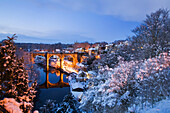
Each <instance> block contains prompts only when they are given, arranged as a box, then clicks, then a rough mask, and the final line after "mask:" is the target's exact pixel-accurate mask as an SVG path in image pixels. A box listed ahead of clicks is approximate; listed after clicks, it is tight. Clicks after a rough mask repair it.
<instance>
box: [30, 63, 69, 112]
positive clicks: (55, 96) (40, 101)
mask: <svg viewBox="0 0 170 113" xmlns="http://www.w3.org/2000/svg"><path fill="white" fill-rule="evenodd" d="M37 69H38V70H39V72H40V75H39V76H38V85H40V84H43V83H44V82H45V81H46V72H45V71H44V69H43V67H41V66H38V68H37ZM60 73H61V71H59V70H55V69H53V70H51V71H50V72H49V82H50V83H57V82H59V80H60ZM66 77H67V75H66V74H63V81H64V82H66V83H68V79H67V78H66ZM69 92H70V88H69V87H63V88H48V89H47V88H39V89H38V92H37V97H36V98H35V102H34V109H33V110H39V108H40V107H42V106H43V105H44V104H45V103H46V101H47V100H48V99H51V100H55V101H56V102H57V103H60V102H62V100H63V98H64V96H65V95H67V94H68V93H69Z"/></svg>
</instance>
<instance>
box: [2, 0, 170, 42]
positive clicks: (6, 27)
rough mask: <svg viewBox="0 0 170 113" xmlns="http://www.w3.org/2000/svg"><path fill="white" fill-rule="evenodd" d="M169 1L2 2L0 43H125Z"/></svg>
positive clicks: (60, 0) (42, 0)
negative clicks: (12, 39) (9, 40)
mask: <svg viewBox="0 0 170 113" xmlns="http://www.w3.org/2000/svg"><path fill="white" fill-rule="evenodd" d="M169 4H170V0H0V40H2V39H4V38H6V36H7V35H9V36H11V34H14V33H16V34H17V35H18V38H17V41H16V42H34V43H58V42H62V43H74V42H76V41H78V42H83V41H88V42H96V41H97V42H99V41H106V42H113V41H115V40H122V39H126V38H127V37H128V36H131V35H133V33H132V32H131V30H132V29H134V28H135V27H136V26H137V25H139V24H140V23H141V22H142V21H143V20H144V19H145V17H146V14H150V13H151V12H155V11H156V10H158V9H159V8H167V9H170V5H169Z"/></svg>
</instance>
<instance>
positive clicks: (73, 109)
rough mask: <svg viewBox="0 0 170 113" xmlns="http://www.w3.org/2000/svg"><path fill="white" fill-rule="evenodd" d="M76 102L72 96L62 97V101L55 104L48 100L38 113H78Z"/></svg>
mask: <svg viewBox="0 0 170 113" xmlns="http://www.w3.org/2000/svg"><path fill="white" fill-rule="evenodd" d="M80 112H81V110H80V109H78V102H77V100H76V99H75V98H74V96H73V95H72V94H68V95H66V96H65V97H64V99H63V101H62V102H61V103H59V104H56V103H55V101H54V100H48V101H47V103H46V105H44V107H41V108H40V113H80Z"/></svg>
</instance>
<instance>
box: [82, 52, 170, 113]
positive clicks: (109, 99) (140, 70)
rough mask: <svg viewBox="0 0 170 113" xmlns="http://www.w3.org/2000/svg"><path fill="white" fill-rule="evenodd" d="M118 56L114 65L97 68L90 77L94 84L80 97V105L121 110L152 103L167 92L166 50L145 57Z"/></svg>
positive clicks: (88, 107) (115, 110)
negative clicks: (130, 58)
mask: <svg viewBox="0 0 170 113" xmlns="http://www.w3.org/2000/svg"><path fill="white" fill-rule="evenodd" d="M118 59H119V63H118V65H117V66H116V67H115V68H114V69H110V68H108V67H107V68H103V69H100V71H99V75H98V76H97V77H96V78H95V79H94V83H97V84H96V85H94V86H93V87H91V88H90V89H88V90H87V91H86V92H85V93H84V95H83V97H82V101H81V105H80V108H81V109H83V110H85V111H88V112H125V111H128V108H130V107H131V106H135V105H141V106H143V104H144V103H145V104H146V103H150V104H151V105H152V104H154V102H156V101H160V100H161V99H164V98H166V97H168V96H169V89H168V80H169V79H170V78H169V75H170V74H169V73H170V71H169V68H170V67H169V64H170V62H169V61H170V57H169V56H168V53H163V54H160V55H159V56H158V57H156V58H152V59H148V60H145V61H130V62H127V61H123V59H122V58H121V57H119V58H118ZM102 79H103V80H102ZM134 109H135V108H134Z"/></svg>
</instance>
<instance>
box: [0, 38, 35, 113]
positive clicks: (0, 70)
mask: <svg viewBox="0 0 170 113" xmlns="http://www.w3.org/2000/svg"><path fill="white" fill-rule="evenodd" d="M15 37H16V36H15V35H13V36H12V38H10V37H8V39H7V40H4V41H3V44H2V45H1V46H0V63H1V65H0V66H1V67H0V77H1V81H0V85H1V86H0V88H1V90H0V98H1V99H3V98H5V97H6V98H14V99H15V100H17V101H18V102H20V103H21V106H20V107H21V109H22V110H23V112H29V111H30V110H31V109H32V107H33V98H34V97H35V93H36V91H35V87H36V84H37V83H36V81H35V82H34V83H33V84H32V85H31V84H30V81H29V79H28V74H27V71H26V70H25V67H24V60H23V58H21V59H18V58H16V55H15V46H14V41H13V40H14V39H15ZM29 85H31V86H29Z"/></svg>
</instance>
